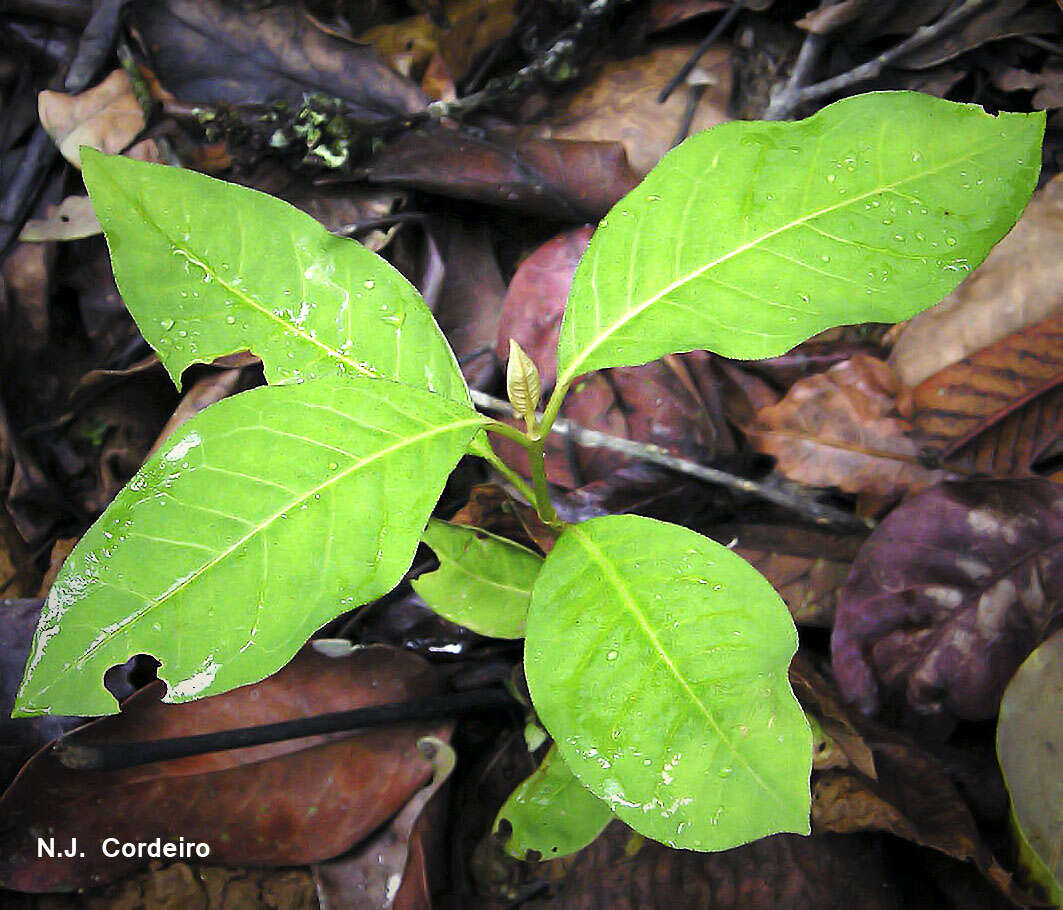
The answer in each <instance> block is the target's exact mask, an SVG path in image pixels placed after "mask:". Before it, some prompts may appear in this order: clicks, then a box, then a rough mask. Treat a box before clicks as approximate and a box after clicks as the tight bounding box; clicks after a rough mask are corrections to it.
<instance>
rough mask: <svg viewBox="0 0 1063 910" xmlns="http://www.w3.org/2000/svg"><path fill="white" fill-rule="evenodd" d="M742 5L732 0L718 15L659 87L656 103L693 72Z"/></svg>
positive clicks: (661, 102)
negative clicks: (685, 58)
mask: <svg viewBox="0 0 1063 910" xmlns="http://www.w3.org/2000/svg"><path fill="white" fill-rule="evenodd" d="M744 5H745V0H734V2H733V3H732V4H731V8H730V9H729V10H728V11H727V12H726V13H724V14H723V15H722V16H720V20H719V21H718V22H717V23H716V25H715V26H714V27H713V29H712V31H711V32H709V33H708V34H707V35H706V36H705V38H704V39H703V40H702V42H701V44H699V45H698V46H697V48H696V49H695V50H694V53H693V54H691V56H690V59H689V60H687V62H686V63H684V64H683V65H682V66H681V67H680V68H679V72H678V73H676V74H675V75H674V76H673V77H672V78H671V79H670V80H668V84H667V85H666V86H665V87H664V88H662V89H661V92H660V94H659V95H658V96H657V103H658V104H664V102H665V101H667V100H668V96H669V95H671V94H672V92H674V91H675V90H676V88H678V86H679V84H680V83H681V82H683V81H684V80H685V79H686V78H687V76H689V75H690V74H691V73H692V72H693V70H694V67H695V66H697V65H698V61H699V60H700V59H701V58H702V57H703V56H704V54H705V51H707V50H708V49H709V48H710V47H712V46H713V45H714V44H715V43H716V41H717V39H718V38H719V37H720V35H722V34H723V33H724V32H725V31H726V30H727V27H728V26H729V25H730V24H731V23H732V22H734V20H735V16H737V15H738V14H739V12H741V10H742V7H743V6H744Z"/></svg>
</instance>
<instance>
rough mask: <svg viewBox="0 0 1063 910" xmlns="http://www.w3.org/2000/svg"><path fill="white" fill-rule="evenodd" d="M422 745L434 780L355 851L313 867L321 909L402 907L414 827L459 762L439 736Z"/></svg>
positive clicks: (421, 747)
mask: <svg viewBox="0 0 1063 910" xmlns="http://www.w3.org/2000/svg"><path fill="white" fill-rule="evenodd" d="M417 748H418V750H419V751H420V752H421V754H422V755H423V756H424V757H425V759H426V760H428V761H429V762H430V763H431V765H432V779H431V781H429V783H428V784H427V785H426V786H424V787H422V788H421V789H420V790H418V791H417V793H415V794H414V795H413V796H412V797H410V800H409V802H407V803H406V805H405V806H403V808H402V810H401V811H400V812H399V814H398V815H396V816H395V818H394V819H393V820H392V821H391V824H389V825H388V826H387V828H385V829H384V830H383V831H381V832H380V833H379V834H377V835H376V836H375V837H373V838H371V839H370V840H369V841H368V842H367V843H366V844H364V845H363V846H362V847H360V848H359V849H357V850H356V851H355V852H354V853H352V854H351V855H350V856H344V857H339V858H337V859H333V860H329V861H328V862H326V863H317V864H316V865H315V866H314V883H315V885H316V887H317V895H318V900H319V902H320V904H321V910H340V908H344V907H372V908H373V910H389V908H391V907H393V906H401V904H400V903H399V900H398V897H399V893H400V887H401V885H402V884H403V883H404V880H405V872H406V870H407V869H408V867H409V866H410V864H411V860H413V859H414V857H413V856H412V853H411V850H412V848H413V837H414V829H415V827H416V825H417V823H418V822H419V821H420V820H421V818H422V816H423V814H424V813H425V811H426V810H427V807H428V804H429V802H430V801H431V800H432V798H433V797H434V796H435V795H436V793H437V792H438V791H439V788H440V787H442V786H443V784H444V783H446V781H447V779H448V778H449V777H450V775H451V774H452V773H453V771H454V765H455V764H456V762H457V755H456V754H455V753H454V750H453V749H452V748H451V747H450V746H449V745H448V744H447V743H445V742H443V741H442V740H440V739H435V738H432V737H424V738H422V739H420V740H419V741H418V743H417ZM410 871H418V870H415V869H414V870H410ZM407 887H409V885H407Z"/></svg>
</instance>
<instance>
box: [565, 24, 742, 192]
mask: <svg viewBox="0 0 1063 910" xmlns="http://www.w3.org/2000/svg"><path fill="white" fill-rule="evenodd" d="M694 47H695V45H694V44H692V43H686V44H675V45H667V46H662V47H658V48H656V49H654V50H652V51H650V52H649V53H648V54H641V55H639V56H638V57H632V58H630V59H628V60H617V61H612V62H610V63H607V64H606V65H605V66H604V67H602V69H601V70H600V71H599V72H598V73H597V75H596V76H595V78H594V79H593V81H592V82H591V83H590V84H589V85H587V86H585V87H584V88H582V89H580V90H579V91H577V92H575V93H574V94H572V95H571V96H569V97H567V98H564V99H561V100H560V102H559V103H558V105H557V107H556V108H555V109H554V110H555V113H552V114H551V118H550V127H549V130H550V132H549V135H551V136H553V137H554V138H556V139H593V140H599V141H608V140H616V141H618V142H620V143H621V144H622V145H623V146H624V148H625V149H626V150H627V156H628V160H629V161H630V162H631V166H632V168H634V170H635V171H636V172H637V173H639V174H645V173H646V172H647V171H649V170H650V168H652V167H653V166H654V165H655V164H656V163H657V162H658V161H660V160H661V157H662V156H663V155H664V153H665V152H667V151H668V149H670V148H671V147H672V143H673V142H674V141H675V137H676V134H677V133H678V131H679V126H680V124H681V123H682V120H683V113H684V111H685V110H686V106H687V96H686V93H685V92H682V91H678V92H673V93H672V96H671V97H670V98H669V99H668V101H666V102H665V103H664V104H658V102H657V93H658V92H660V90H661V87H662V86H664V84H665V83H667V82H668V80H669V79H671V78H672V76H674V75H675V73H676V71H677V70H678V69H679V68H680V67H681V66H682V65H683V64H684V63H685V62H686V61H687V60H688V59H689V58H690V55H691V54H692V53H693V52H694ZM698 69H699V70H700V71H701V73H702V74H703V75H704V76H705V78H707V79H708V80H709V84H708V87H707V88H706V90H705V94H704V96H703V97H702V98H701V101H700V102H699V103H698V106H697V110H696V111H695V114H694V121H693V123H691V125H690V132H691V133H697V132H700V131H701V130H706V129H708V128H709V127H712V126H716V125H717V124H719V123H723V122H724V121H725V120H729V119H730V118H729V117H728V116H727V98H728V95H729V94H730V91H731V51H730V48H728V47H723V46H717V47H713V48H710V49H709V50H708V52H707V53H706V54H705V55H704V56H703V57H702V58H701V61H700V62H699V63H698Z"/></svg>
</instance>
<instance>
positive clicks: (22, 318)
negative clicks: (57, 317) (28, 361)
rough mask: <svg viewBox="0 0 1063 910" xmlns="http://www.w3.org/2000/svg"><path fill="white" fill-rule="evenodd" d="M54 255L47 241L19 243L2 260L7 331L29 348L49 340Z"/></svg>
mask: <svg viewBox="0 0 1063 910" xmlns="http://www.w3.org/2000/svg"><path fill="white" fill-rule="evenodd" d="M55 257H56V250H55V248H54V247H52V246H50V245H48V244H41V243H16V244H15V245H14V246H13V247H12V248H11V249H10V250H9V251H8V254H7V256H5V257H4V259H3V262H2V264H0V276H2V278H3V284H4V286H3V288H2V290H3V291H4V293H3V296H2V297H0V306H2V308H3V312H2V315H3V323H4V332H5V334H8V337H11V338H18V340H19V346H20V347H24V348H25V349H27V350H28V351H30V352H35V351H39V350H41V349H42V348H43V347H44V346H45V345H46V344H47V343H48V336H49V332H50V329H51V304H50V298H51V293H52V283H53V279H52V271H53V266H54V264H55Z"/></svg>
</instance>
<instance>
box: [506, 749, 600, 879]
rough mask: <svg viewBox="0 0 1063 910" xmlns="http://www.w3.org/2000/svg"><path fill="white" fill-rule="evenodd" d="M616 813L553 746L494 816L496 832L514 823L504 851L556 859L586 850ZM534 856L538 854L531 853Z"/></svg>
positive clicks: (521, 856) (516, 854)
mask: <svg viewBox="0 0 1063 910" xmlns="http://www.w3.org/2000/svg"><path fill="white" fill-rule="evenodd" d="M612 818H613V813H612V812H610V811H609V807H608V806H607V805H606V804H605V803H604V802H602V801H601V800H600V799H598V797H597V796H595V795H594V794H593V793H591V791H590V790H588V789H587V788H586V787H584V786H583V784H581V783H580V782H579V778H577V777H576V775H575V774H573V773H572V772H571V771H570V770H569V767H568V765H566V764H565V763H564V761H562V760H561V756H559V755H558V754H557V746H556V745H555V746H551V747H550V751H549V752H547V753H546V758H544V759H543V762H542V764H541V765H539V767H538V768H537V769H536V770H535V771H534V773H533V774H532V775H531V776H530V777H528V778H527V779H525V780H524V781H522V782H521V783H520V784H519V785H518V786H517V789H516V790H514V791H513V792H512V793H511V794H510V795H509V798H508V799H507V800H506V802H505V804H504V805H503V806H502V808H501V809H500V810H499V812H498V817H497V818H496V819H495V827H494V830H495V831H498V830H499V827H500V825H501V823H502V820H503V819H505V820H506V821H508V822H509V823H510V826H511V827H512V834H511V835H510V837H509V839H508V840H507V841H506V852H507V853H508V854H509V855H510V856H513V857H516V858H517V859H526V858H527V857H528V853H529V852H534V853H537V854H538V858H541V859H557V858H558V857H561V856H568V855H569V854H570V853H575V852H576V851H577V850H582V849H583V848H584V847H586V846H587V844H589V843H590V842H591V841H593V840H594V839H595V838H596V837H597V836H598V835H599V834H601V833H602V829H603V828H605V826H606V825H608V824H609V822H610V821H612ZM533 858H535V857H533Z"/></svg>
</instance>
